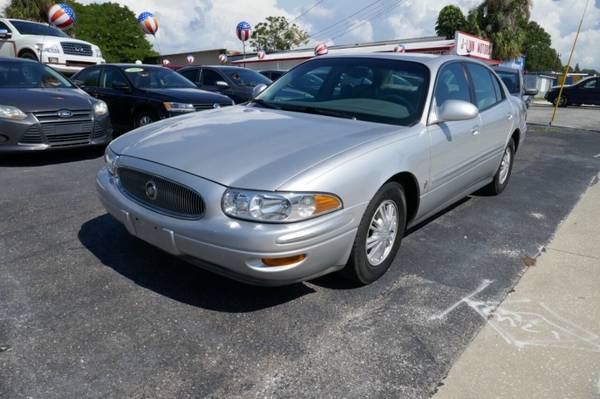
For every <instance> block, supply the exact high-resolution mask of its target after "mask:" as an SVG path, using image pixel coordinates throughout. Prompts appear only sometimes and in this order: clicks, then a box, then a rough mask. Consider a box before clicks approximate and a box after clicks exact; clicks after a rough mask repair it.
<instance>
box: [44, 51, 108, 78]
mask: <svg viewBox="0 0 600 399" xmlns="http://www.w3.org/2000/svg"><path fill="white" fill-rule="evenodd" d="M42 62H43V63H44V64H46V65H48V66H49V67H51V68H52V69H54V70H57V71H58V72H61V73H63V74H66V75H74V74H75V73H77V72H79V71H81V70H82V69H83V68H86V67H88V66H92V65H98V64H104V63H105V62H106V61H105V60H104V58H99V57H87V56H77V55H69V54H62V53H60V54H55V53H44V54H43V56H42Z"/></svg>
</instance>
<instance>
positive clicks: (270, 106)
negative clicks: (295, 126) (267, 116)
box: [252, 98, 281, 109]
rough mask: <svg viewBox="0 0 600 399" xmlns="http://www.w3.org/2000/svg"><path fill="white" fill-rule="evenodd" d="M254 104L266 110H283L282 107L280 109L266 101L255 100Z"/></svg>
mask: <svg viewBox="0 0 600 399" xmlns="http://www.w3.org/2000/svg"><path fill="white" fill-rule="evenodd" d="M252 104H258V105H262V106H263V107H265V108H272V109H281V107H278V106H276V105H273V104H271V103H268V102H266V101H265V100H262V99H260V98H255V99H254V100H252Z"/></svg>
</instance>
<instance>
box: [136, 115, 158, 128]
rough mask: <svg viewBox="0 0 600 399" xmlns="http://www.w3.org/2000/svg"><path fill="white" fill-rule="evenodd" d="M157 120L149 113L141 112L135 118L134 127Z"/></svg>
mask: <svg viewBox="0 0 600 399" xmlns="http://www.w3.org/2000/svg"><path fill="white" fill-rule="evenodd" d="M157 120H158V118H156V116H154V114H153V113H152V112H150V111H142V112H139V113H138V114H137V116H136V117H135V127H141V126H146V125H149V124H151V123H152V122H156V121H157Z"/></svg>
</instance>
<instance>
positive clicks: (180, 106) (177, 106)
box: [163, 102, 196, 112]
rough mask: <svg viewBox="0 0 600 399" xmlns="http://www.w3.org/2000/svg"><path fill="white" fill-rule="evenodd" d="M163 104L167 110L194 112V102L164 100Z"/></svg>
mask: <svg viewBox="0 0 600 399" xmlns="http://www.w3.org/2000/svg"><path fill="white" fill-rule="evenodd" d="M163 105H164V106H165V109H166V110H167V111H168V112H194V111H195V110H196V108H194V104H184V103H171V102H166V103H163Z"/></svg>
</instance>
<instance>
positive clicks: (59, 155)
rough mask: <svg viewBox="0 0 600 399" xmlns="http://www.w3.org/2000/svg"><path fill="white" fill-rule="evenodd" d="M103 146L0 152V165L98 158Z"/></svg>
mask: <svg viewBox="0 0 600 399" xmlns="http://www.w3.org/2000/svg"><path fill="white" fill-rule="evenodd" d="M103 153H104V147H91V148H72V149H62V150H52V151H39V152H27V153H10V154H0V167H23V166H44V165H54V164H59V163H70V162H78V161H84V160H88V159H95V158H100V157H101V156H102V154H103Z"/></svg>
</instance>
